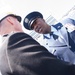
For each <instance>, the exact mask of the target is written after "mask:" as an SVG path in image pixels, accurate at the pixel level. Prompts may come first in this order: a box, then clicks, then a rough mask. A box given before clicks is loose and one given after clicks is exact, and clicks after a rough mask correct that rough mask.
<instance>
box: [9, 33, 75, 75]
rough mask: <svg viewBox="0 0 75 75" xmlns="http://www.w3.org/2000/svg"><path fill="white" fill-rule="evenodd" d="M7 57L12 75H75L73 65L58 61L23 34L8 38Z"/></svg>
mask: <svg viewBox="0 0 75 75" xmlns="http://www.w3.org/2000/svg"><path fill="white" fill-rule="evenodd" d="M8 55H9V59H10V62H11V64H10V65H11V68H12V70H13V74H14V75H75V68H74V65H72V64H69V63H67V62H63V61H61V60H58V59H57V58H56V57H55V56H54V55H52V54H51V53H49V52H48V50H47V49H46V48H44V47H43V46H40V44H39V43H38V42H36V41H35V40H34V39H33V38H32V37H30V36H29V35H27V34H25V33H16V34H14V35H12V36H11V37H10V38H9V41H8ZM9 74H10V73H9Z"/></svg>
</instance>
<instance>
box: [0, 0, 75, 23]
mask: <svg viewBox="0 0 75 75" xmlns="http://www.w3.org/2000/svg"><path fill="white" fill-rule="evenodd" d="M74 5H75V0H0V9H1V8H2V7H5V8H6V9H7V10H8V11H7V12H13V13H15V14H18V15H21V16H22V19H24V17H25V16H26V15H27V14H28V13H30V12H32V11H39V12H41V13H42V14H43V16H44V19H46V18H48V17H49V16H50V15H52V16H53V17H54V18H56V19H57V20H60V19H61V17H62V16H63V15H65V14H66V13H67V12H68V11H69V10H70V9H71V8H72V7H73V6H74ZM7 6H8V7H10V9H11V11H10V10H9V8H8V7H7ZM1 11H2V10H0V12H1ZM22 23H23V22H22Z"/></svg>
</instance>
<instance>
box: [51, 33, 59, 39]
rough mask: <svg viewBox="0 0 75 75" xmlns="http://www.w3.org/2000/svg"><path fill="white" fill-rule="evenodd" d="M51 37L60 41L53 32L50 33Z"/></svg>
mask: <svg viewBox="0 0 75 75" xmlns="http://www.w3.org/2000/svg"><path fill="white" fill-rule="evenodd" d="M50 36H53V38H54V40H56V39H58V37H59V36H58V35H56V34H54V33H53V32H51V33H50Z"/></svg>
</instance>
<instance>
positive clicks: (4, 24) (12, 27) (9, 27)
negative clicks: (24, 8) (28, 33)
mask: <svg viewBox="0 0 75 75" xmlns="http://www.w3.org/2000/svg"><path fill="white" fill-rule="evenodd" d="M12 31H13V32H22V31H23V30H22V26H21V24H20V23H19V21H17V19H16V18H14V17H11V16H8V17H6V18H4V19H3V20H2V21H1V22H0V35H4V34H9V33H11V32H12Z"/></svg>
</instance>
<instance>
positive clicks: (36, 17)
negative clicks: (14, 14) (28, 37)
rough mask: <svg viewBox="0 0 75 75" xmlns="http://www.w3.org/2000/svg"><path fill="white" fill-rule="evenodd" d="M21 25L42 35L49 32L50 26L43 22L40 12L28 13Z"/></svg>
mask: <svg viewBox="0 0 75 75" xmlns="http://www.w3.org/2000/svg"><path fill="white" fill-rule="evenodd" d="M23 25H24V27H25V28H26V29H28V30H35V31H36V32H38V33H42V34H46V33H48V32H49V31H50V26H49V25H48V24H47V23H46V22H45V20H44V19H43V15H42V14H41V13H40V12H31V13H29V14H28V15H27V16H26V17H25V18H24V21H23Z"/></svg>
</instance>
